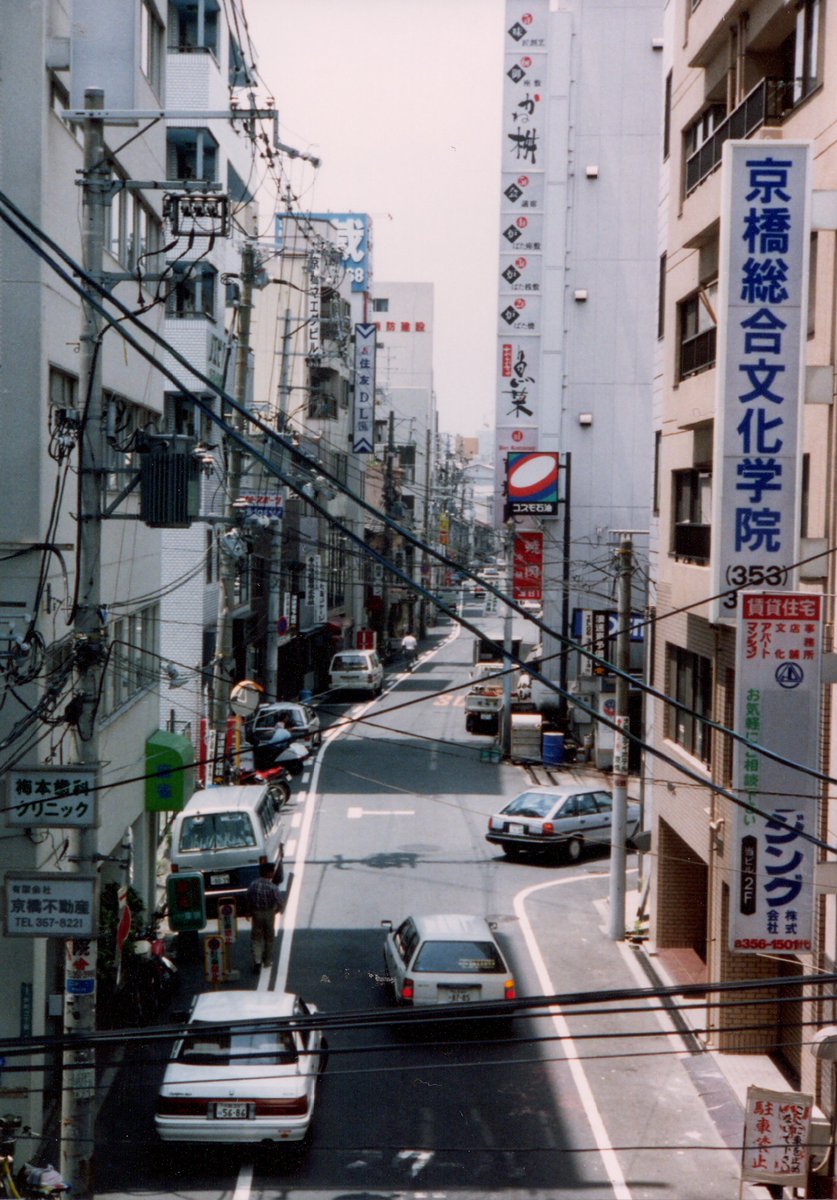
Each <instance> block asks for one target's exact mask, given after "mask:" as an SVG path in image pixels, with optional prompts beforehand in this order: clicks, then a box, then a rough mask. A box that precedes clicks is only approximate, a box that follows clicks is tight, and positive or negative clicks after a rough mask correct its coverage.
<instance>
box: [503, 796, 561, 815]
mask: <svg viewBox="0 0 837 1200" xmlns="http://www.w3.org/2000/svg"><path fill="white" fill-rule="evenodd" d="M554 805H555V797H554V796H542V795H540V794H539V793H538V792H523V794H522V795H520V796H517V797H515V799H514V800H512V802H511V804H507V805H506V807H505V808H504V809H503V812H504V813H508V814H509V815H510V816H514V817H545V816H546V815H547V813H549V812H551V811H552V809H553V807H554Z"/></svg>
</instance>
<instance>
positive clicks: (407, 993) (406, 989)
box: [401, 979, 416, 1000]
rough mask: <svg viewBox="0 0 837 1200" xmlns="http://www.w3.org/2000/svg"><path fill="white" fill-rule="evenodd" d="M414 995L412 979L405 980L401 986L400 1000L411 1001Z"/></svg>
mask: <svg viewBox="0 0 837 1200" xmlns="http://www.w3.org/2000/svg"><path fill="white" fill-rule="evenodd" d="M415 994H416V989H415V987H414V985H413V981H412V979H405V980H404V982H403V983H402V985H401V999H402V1000H412V999H413V997H414V996H415Z"/></svg>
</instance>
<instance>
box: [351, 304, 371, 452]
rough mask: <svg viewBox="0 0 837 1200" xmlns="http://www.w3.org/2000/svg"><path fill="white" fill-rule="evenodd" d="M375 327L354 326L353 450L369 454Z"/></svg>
mask: <svg viewBox="0 0 837 1200" xmlns="http://www.w3.org/2000/svg"><path fill="white" fill-rule="evenodd" d="M376 335H377V330H376V328H375V326H374V325H371V324H369V325H355V407H354V423H353V432H352V449H353V451H354V452H355V454H371V453H372V452H373V450H374V449H375V348H376V344H377V343H376Z"/></svg>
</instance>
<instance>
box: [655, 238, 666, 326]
mask: <svg viewBox="0 0 837 1200" xmlns="http://www.w3.org/2000/svg"><path fill="white" fill-rule="evenodd" d="M667 262H668V256H667V255H666V254H665V253H663V254H661V255H660V266H659V275H658V277H657V337H658V338H661V337H663V336H664V335H665V331H666V264H667Z"/></svg>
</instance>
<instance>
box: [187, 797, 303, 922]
mask: <svg viewBox="0 0 837 1200" xmlns="http://www.w3.org/2000/svg"><path fill="white" fill-rule="evenodd" d="M280 806H281V803H280V799H279V798H278V797H277V796H274V794H273V792H272V790H271V788H270V787H269V786H268V785H267V784H235V785H230V786H226V785H225V786H221V787H210V788H205V789H204V790H203V791H199V792H195V794H194V796H192V798H191V800H190V801H189V802H188V804H187V805H186V807H185V808H184V809H183V810H182V811H181V812H179V813H178V814H177V816H176V817H175V819H174V825H173V828H172V835H171V869H172V871H200V873H201V875H203V883H204V895H205V897H206V906H207V914H208V915H213V916H214V915H215V914H216V912H217V905H218V898H219V897H221V896H223V897H227V896H233V897H235V899H236V901H237V907H238V911H239V912H242V911H244V907H243V899H244V894H245V892H246V891H247V888H248V887H249V885H250V884H251V883H252V881H253V880H254V879H255V878H256V877H257V876H258V874H259V867H260V866H261V864H262V863H266V862H267V863H270V864H271V865H272V867H273V880H274V882H275V883H281V882H282V880H283V878H284V857H285V847H284V837H283V833H284V831H283V827H282V822H281V820H280V819H279V810H280Z"/></svg>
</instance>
